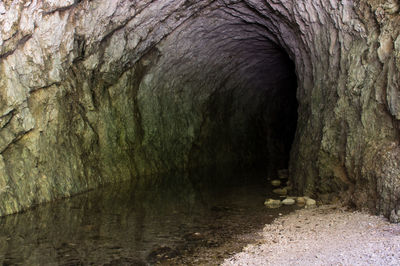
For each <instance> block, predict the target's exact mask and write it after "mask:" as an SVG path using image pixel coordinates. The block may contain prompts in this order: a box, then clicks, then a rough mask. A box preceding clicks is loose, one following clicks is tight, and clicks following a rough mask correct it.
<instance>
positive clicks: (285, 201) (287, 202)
mask: <svg viewBox="0 0 400 266" xmlns="http://www.w3.org/2000/svg"><path fill="white" fill-rule="evenodd" d="M294 203H295V200H294V199H290V198H286V199H284V200H282V204H283V205H293V204H294Z"/></svg>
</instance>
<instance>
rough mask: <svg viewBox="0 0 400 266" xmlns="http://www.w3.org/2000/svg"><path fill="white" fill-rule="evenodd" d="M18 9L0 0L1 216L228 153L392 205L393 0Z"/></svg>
mask: <svg viewBox="0 0 400 266" xmlns="http://www.w3.org/2000/svg"><path fill="white" fill-rule="evenodd" d="M24 3H25V2H18V3H14V4H12V3H11V2H10V1H6V2H0V13H1V20H0V23H1V25H2V29H3V32H2V33H1V50H0V59H1V62H0V64H1V68H0V69H1V73H2V77H3V78H2V79H1V81H0V89H1V92H2V94H1V103H2V104H1V106H0V107H1V119H2V120H1V143H0V153H1V157H0V159H1V160H0V188H1V191H3V190H4V193H2V194H1V197H0V203H1V204H0V215H7V214H11V213H15V212H18V211H21V210H24V209H26V208H29V207H30V206H34V205H36V204H38V203H42V202H48V201H51V200H53V199H57V198H61V197H66V196H70V195H75V194H78V193H81V192H84V191H88V190H91V189H94V188H96V187H98V186H99V185H102V184H106V183H110V182H111V183H116V182H119V181H123V180H127V179H137V178H138V177H140V176H148V175H151V174H155V173H164V172H168V171H173V170H176V169H184V170H185V169H186V170H188V169H193V168H195V167H202V166H209V165H213V164H217V165H223V164H228V163H234V164H235V165H242V166H248V167H254V168H255V167H263V168H264V169H265V172H266V174H265V177H271V178H273V176H274V175H276V171H277V170H278V169H285V168H288V169H289V172H290V178H291V181H292V183H293V187H294V189H295V190H294V192H295V193H297V194H302V195H309V196H318V195H325V196H326V195H333V194H335V195H336V196H340V197H341V199H342V200H343V202H347V203H351V204H354V205H355V206H356V207H357V208H364V207H366V208H368V209H369V210H371V211H372V212H375V213H382V214H384V215H385V216H389V215H390V213H391V212H392V211H395V212H396V211H397V209H398V202H399V197H398V195H399V193H397V192H398V191H397V186H393V185H391V184H392V183H393V182H394V183H396V182H397V181H396V180H397V179H398V177H399V176H400V173H399V171H400V170H399V168H398V167H397V166H396V164H395V163H396V162H397V161H398V160H397V158H398V154H400V152H399V151H398V145H397V143H398V127H399V126H398V117H400V115H399V114H398V110H399V108H398V100H397V98H398V97H397V95H398V92H397V85H396V84H398V71H397V69H398V64H397V62H398V58H397V57H398V54H399V53H398V47H400V45H399V44H398V43H399V40H398V35H396V34H397V31H396V30H395V29H397V28H398V27H396V26H394V24H395V23H396V20H392V19H391V18H392V17H391V16H393V14H395V13H396V12H397V11H393V10H396V7H397V6H396V5H394V6H393V8H394V9H393V10H392V9H390V10H389V9H388V8H387V7H385V6H382V7H381V6H380V4H379V3H375V2H373V3H372V2H370V1H362V3H357V5H352V4H350V2H349V1H345V2H343V3H342V2H340V3H336V2H334V1H326V3H325V4H324V5H316V4H315V3H314V1H311V0H309V1H301V2H296V1H283V2H278V1H258V0H243V1H236V0H217V1H210V0H204V1H189V0H187V1H183V0H182V1H124V0H119V1H66V2H59V1H45V2H40V3H35V4H31V3H25V4H24ZM377 10H378V11H379V12H378V11H377ZM382 10H383V11H382ZM391 10H392V11H393V12H395V13H393V12H392V11H391ZM375 11H376V12H378V13H379V14H380V15H379V16H378V15H376V14H378V13H376V12H375ZM385 12H386V13H385ZM366 14H370V15H366ZM386 15H387V18H388V19H387V20H385V19H383V18H385V16H386ZM374 16H378V17H377V20H371V17H374ZM374 23H380V25H381V26H382V27H384V28H385V29H386V28H387V30H381V31H379V32H378V31H377V26H376V25H375V24H374ZM377 36H378V37H377ZM393 180H394V181H393ZM329 197H330V196H329Z"/></svg>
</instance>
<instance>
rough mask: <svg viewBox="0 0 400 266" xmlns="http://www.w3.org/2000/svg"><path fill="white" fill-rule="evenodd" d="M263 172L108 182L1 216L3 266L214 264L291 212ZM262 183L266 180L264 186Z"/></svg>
mask: <svg viewBox="0 0 400 266" xmlns="http://www.w3.org/2000/svg"><path fill="white" fill-rule="evenodd" d="M261 175H262V174H261V173H259V172H256V173H250V172H249V171H247V172H239V171H218V170H209V169H208V170H207V171H206V170H204V171H203V170H199V171H196V173H190V174H189V173H170V174H165V175H159V176H152V177H151V178H149V177H147V178H141V179H136V180H135V181H130V182H124V183H121V184H109V185H107V186H104V187H101V188H99V189H96V190H94V191H90V192H88V193H85V194H81V195H78V196H75V197H72V198H69V199H65V200H60V201H57V202H53V203H49V204H44V205H40V206H38V207H36V208H34V209H32V210H29V211H27V212H25V213H21V214H16V215H11V216H7V217H3V218H0V263H2V264H3V265H18V264H20V265H153V264H198V263H205V264H216V263H218V262H219V261H221V260H222V259H223V258H224V257H226V256H228V255H230V254H232V253H233V252H237V251H239V250H240V248H241V247H242V246H244V245H245V244H246V243H248V242H251V241H254V238H256V234H255V233H256V232H257V231H258V230H260V229H261V228H262V227H263V225H264V224H265V223H268V222H270V221H272V220H273V218H275V217H276V216H278V215H280V214H284V213H287V212H289V211H291V210H292V209H293V208H289V207H285V208H280V209H278V210H270V209H266V208H265V207H264V205H263V202H264V199H265V198H266V197H269V196H271V188H270V187H269V186H268V185H267V181H266V180H265V181H264V180H263V179H259V178H257V177H260V176H261ZM260 180H261V181H260Z"/></svg>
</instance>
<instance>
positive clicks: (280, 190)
mask: <svg viewBox="0 0 400 266" xmlns="http://www.w3.org/2000/svg"><path fill="white" fill-rule="evenodd" d="M272 192H274V193H275V194H278V195H282V196H286V195H287V190H286V188H275V189H274V190H272Z"/></svg>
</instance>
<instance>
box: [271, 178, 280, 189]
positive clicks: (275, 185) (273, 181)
mask: <svg viewBox="0 0 400 266" xmlns="http://www.w3.org/2000/svg"><path fill="white" fill-rule="evenodd" d="M271 185H273V186H274V187H279V186H280V185H281V181H280V180H278V179H275V180H272V181H271Z"/></svg>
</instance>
